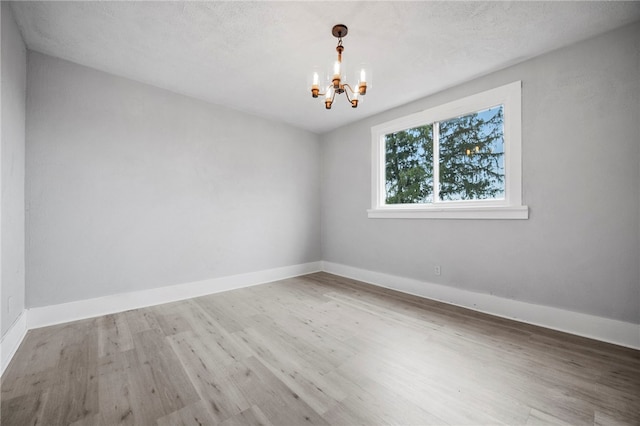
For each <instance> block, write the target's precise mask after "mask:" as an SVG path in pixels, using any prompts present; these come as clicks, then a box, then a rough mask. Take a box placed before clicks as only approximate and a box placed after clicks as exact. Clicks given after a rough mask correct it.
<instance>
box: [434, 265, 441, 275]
mask: <svg viewBox="0 0 640 426" xmlns="http://www.w3.org/2000/svg"><path fill="white" fill-rule="evenodd" d="M433 273H434V274H436V275H440V274H441V273H442V270H441V269H440V265H436V266H434V267H433Z"/></svg>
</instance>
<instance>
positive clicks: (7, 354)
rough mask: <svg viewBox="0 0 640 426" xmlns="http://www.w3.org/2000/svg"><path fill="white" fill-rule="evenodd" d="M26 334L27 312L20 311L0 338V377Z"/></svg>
mask: <svg viewBox="0 0 640 426" xmlns="http://www.w3.org/2000/svg"><path fill="white" fill-rule="evenodd" d="M26 334H27V311H22V313H21V314H20V316H19V317H18V318H17V319H16V320H15V322H14V323H13V324H12V325H11V327H10V328H9V330H7V332H6V333H5V334H4V336H2V340H0V360H1V361H0V362H1V364H0V375H2V374H3V373H4V370H5V369H6V368H7V366H8V365H9V362H11V358H13V355H15V353H16V351H17V350H18V347H19V346H20V343H22V340H23V339H24V336H25V335H26Z"/></svg>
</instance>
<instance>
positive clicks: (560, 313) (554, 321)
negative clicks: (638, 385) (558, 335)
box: [322, 262, 640, 349]
mask: <svg viewBox="0 0 640 426" xmlns="http://www.w3.org/2000/svg"><path fill="white" fill-rule="evenodd" d="M322 269H323V270H324V271H326V272H329V273H331V274H335V275H340V276H343V277H346V278H352V279H355V280H358V281H363V282H366V283H369V284H374V285H377V286H379V287H385V288H389V289H392V290H397V291H400V292H403V293H408V294H413V295H415V296H420V297H424V298H427V299H432V300H437V301H440V302H445V303H449V304H452V305H456V306H461V307H464V308H468V309H473V310H474V311H479V312H484V313H487V314H491V315H495V316H499V317H503V318H508V319H513V320H516V321H520V322H524V323H528V324H533V325H538V326H541V327H545V328H550V329H553V330H558V331H563V332H566V333H570V334H575V335H578V336H583V337H588V338H591V339H596V340H600V341H603V342H608V343H614V344H616V345H620V346H626V347H629V348H633V349H640V325H639V324H633V323H629V322H624V321H618V320H614V319H609V318H603V317H598V316H594V315H587V314H582V313H579V312H572V311H567V310H564V309H559V308H553V307H550V306H544V305H536V304H533V303H527V302H520V301H517V300H511V299H505V298H502V297H497V296H493V295H490V294H483V293H475V292H472V291H468V290H461V289H458V288H455V287H450V286H445V285H441V284H433V283H428V282H423V281H419V280H414V279H411V278H403V277H398V276H394V275H389V274H384V273H380V272H374V271H369V270H365V269H359V268H354V267H352V266H346V265H341V264H338V263H333V262H323V266H322Z"/></svg>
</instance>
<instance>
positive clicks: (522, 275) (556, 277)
mask: <svg viewBox="0 0 640 426" xmlns="http://www.w3.org/2000/svg"><path fill="white" fill-rule="evenodd" d="M639 51H640V25H639V24H636V25H634V26H630V27H626V28H623V29H620V30H617V31H615V32H612V33H608V34H605V35H602V36H599V37H597V38H593V39H590V40H587V41H584V42H581V43H579V44H576V45H573V46H570V47H568V48H564V49H561V50H558V51H555V52H552V53H550V54H547V55H544V56H541V57H538V58H535V59H533V60H529V61H527V62H524V63H521V64H519V65H517V66H513V67H511V68H508V69H505V70H502V71H498V72H496V73H493V74H490V75H487V76H484V77H482V78H478V79H476V80H474V81H471V82H469V83H467V84H463V85H461V86H457V87H454V88H452V89H449V90H446V91H443V92H441V93H438V94H436V95H433V96H430V97H428V98H425V99H421V100H418V101H416V102H413V103H411V104H408V105H405V106H402V107H399V108H396V109H393V110H391V111H387V112H385V113H382V114H379V115H376V116H374V117H372V118H369V119H367V120H364V121H362V122H359V123H357V124H354V125H350V126H346V127H344V128H341V129H338V130H336V131H333V132H331V133H329V134H326V135H324V136H323V181H322V191H323V214H322V240H323V246H322V248H323V258H324V260H327V261H331V262H336V263H341V264H345V265H349V266H353V267H358V268H363V269H368V270H372V271H378V272H384V273H388V274H393V275H398V276H403V277H408V278H413V279H418V280H422V281H427V282H433V283H440V284H444V285H448V286H454V287H457V288H461V289H466V290H470V291H475V292H480V293H486V294H492V295H496V296H500V297H504V298H510V299H516V300H519V301H524V302H531V303H536V304H542V305H548V306H553V307H558V308H563V309H567V310H572V311H576V312H582V313H587V314H592V315H598V316H602V317H607V318H613V319H619V320H624V321H629V322H634V323H640V269H639V264H640V262H639V260H640V242H639V241H640V223H639V222H640V194H639V191H638V182H640V107H639V105H640V56H639ZM516 80H522V81H523V92H522V98H523V105H522V106H523V112H522V115H523V117H522V123H523V129H522V140H523V146H522V150H523V201H524V203H525V204H527V205H529V207H530V219H529V220H515V221H503V220H484V221H482V220H396V219H367V213H366V210H367V208H369V207H370V195H371V135H370V127H371V126H372V125H376V124H380V123H383V122H386V121H389V120H392V119H394V118H397V117H401V116H404V115H407V114H410V113H414V112H417V111H421V110H424V109H426V108H429V107H432V106H436V105H438V104H441V103H444V102H448V101H451V100H455V99H458V98H461V97H464V96H467V95H470V94H473V93H477V92H480V91H483V90H487V89H490V88H493V87H496V86H500V85H503V84H506V83H510V82H512V81H516ZM394 84H396V85H398V86H399V87H400V86H401V85H402V82H400V81H398V82H394ZM371 96H375V95H374V93H373V92H372V93H371ZM435 264H439V265H441V266H442V275H441V276H435V275H434V274H433V267H434V265H435Z"/></svg>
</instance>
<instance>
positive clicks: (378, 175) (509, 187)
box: [369, 81, 529, 219]
mask: <svg viewBox="0 0 640 426" xmlns="http://www.w3.org/2000/svg"><path fill="white" fill-rule="evenodd" d="M520 87H521V82H519V81H517V82H514V83H511V84H508V85H506V86H502V87H498V88H496V89H493V90H489V91H486V92H482V93H479V94H476V95H473V96H469V97H467V98H464V99H460V100H458V101H454V102H451V103H448V104H445V105H441V106H438V107H435V108H431V109H429V110H426V111H422V112H419V113H416V114H412V115H410V116H407V117H402V118H399V119H397V120H393V121H391V122H388V123H384V124H381V125H378V126H375V127H373V128H372V129H371V134H372V144H373V146H372V152H373V156H372V157H373V167H372V180H373V185H372V186H373V189H372V208H371V209H370V210H369V217H370V218H448V219H527V218H528V215H529V213H528V208H527V206H523V205H522V189H521V182H522V176H521V173H522V172H521V161H522V160H521V147H520V145H521V135H520V134H521V130H520V120H521V118H520V111H521V106H520V103H521V101H520Z"/></svg>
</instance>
